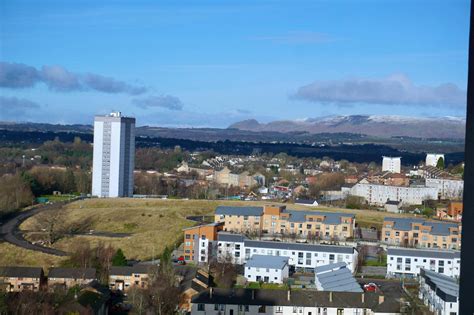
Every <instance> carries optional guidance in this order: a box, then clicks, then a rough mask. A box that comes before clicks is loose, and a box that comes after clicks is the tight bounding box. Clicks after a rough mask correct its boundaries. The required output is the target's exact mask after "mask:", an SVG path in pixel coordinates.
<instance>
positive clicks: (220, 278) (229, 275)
mask: <svg viewBox="0 0 474 315" xmlns="http://www.w3.org/2000/svg"><path fill="white" fill-rule="evenodd" d="M209 269H210V272H211V274H212V276H213V277H214V281H215V282H216V283H218V284H219V287H222V288H231V287H232V285H233V284H234V281H235V278H236V277H237V270H236V269H235V265H234V261H233V257H232V255H231V254H227V255H226V256H225V257H222V258H221V259H219V260H216V259H215V260H213V261H212V262H211V264H210V266H209Z"/></svg>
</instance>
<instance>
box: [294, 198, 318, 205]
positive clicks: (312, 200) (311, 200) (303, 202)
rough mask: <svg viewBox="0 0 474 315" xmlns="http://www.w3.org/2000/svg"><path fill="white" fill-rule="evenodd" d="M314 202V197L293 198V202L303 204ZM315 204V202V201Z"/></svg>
mask: <svg viewBox="0 0 474 315" xmlns="http://www.w3.org/2000/svg"><path fill="white" fill-rule="evenodd" d="M315 202H316V199H299V198H297V199H296V200H295V203H299V204H303V205H312V204H314V203H315ZM316 204H317V202H316Z"/></svg>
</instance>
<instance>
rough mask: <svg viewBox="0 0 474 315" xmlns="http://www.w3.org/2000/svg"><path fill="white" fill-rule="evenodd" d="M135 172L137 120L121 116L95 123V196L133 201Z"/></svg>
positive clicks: (111, 114) (109, 117)
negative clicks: (127, 198) (124, 198)
mask: <svg viewBox="0 0 474 315" xmlns="http://www.w3.org/2000/svg"><path fill="white" fill-rule="evenodd" d="M134 168H135V118H132V117H124V116H122V114H121V113H120V112H112V113H110V115H106V116H95V119H94V152H93V163H92V195H93V196H97V197H131V196H132V195H133V170H134Z"/></svg>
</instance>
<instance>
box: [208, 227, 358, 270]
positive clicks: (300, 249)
mask: <svg viewBox="0 0 474 315" xmlns="http://www.w3.org/2000/svg"><path fill="white" fill-rule="evenodd" d="M254 255H266V256H280V257H287V258H289V260H288V264H289V265H290V266H293V267H294V268H295V269H296V270H303V271H308V272H312V271H314V268H316V267H318V266H321V265H327V264H332V263H335V262H345V263H346V264H347V268H348V269H349V270H351V272H355V270H356V267H357V257H358V252H357V250H356V249H355V248H353V247H349V246H335V245H315V244H307V243H286V242H273V241H257V240H251V239H248V238H246V237H245V236H242V235H239V234H232V233H227V232H220V233H219V234H218V243H217V257H218V259H219V260H227V261H231V262H233V263H235V264H240V265H242V264H245V263H246V262H247V261H248V260H249V259H251V258H252V257H253V256H254Z"/></svg>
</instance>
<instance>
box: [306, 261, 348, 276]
mask: <svg viewBox="0 0 474 315" xmlns="http://www.w3.org/2000/svg"><path fill="white" fill-rule="evenodd" d="M345 266H347V265H346V263H345V262H337V263H334V264H328V265H322V266H318V267H316V268H314V273H316V274H318V273H323V272H325V271H329V270H333V269H339V268H342V267H345Z"/></svg>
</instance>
